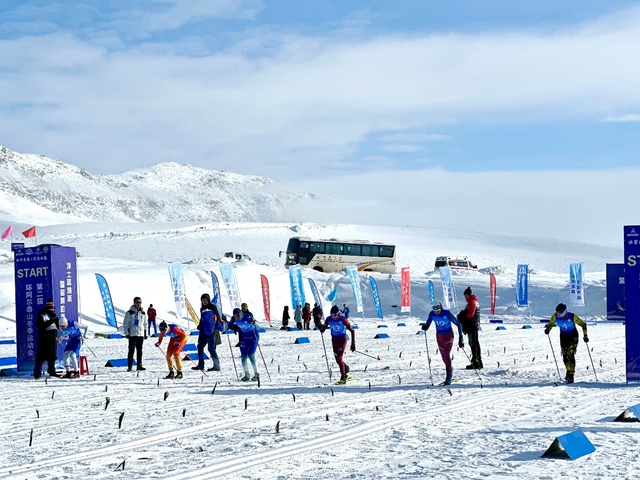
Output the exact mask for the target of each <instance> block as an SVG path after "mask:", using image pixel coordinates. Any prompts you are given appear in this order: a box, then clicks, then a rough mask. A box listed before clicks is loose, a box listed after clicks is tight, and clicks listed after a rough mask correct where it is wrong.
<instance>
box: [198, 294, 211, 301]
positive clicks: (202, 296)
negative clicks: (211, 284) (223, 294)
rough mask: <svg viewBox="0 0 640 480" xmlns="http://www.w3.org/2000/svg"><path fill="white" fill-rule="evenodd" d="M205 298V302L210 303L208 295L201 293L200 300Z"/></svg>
mask: <svg viewBox="0 0 640 480" xmlns="http://www.w3.org/2000/svg"><path fill="white" fill-rule="evenodd" d="M205 298H206V299H207V302H210V301H211V297H210V296H209V294H208V293H203V294H202V295H201V296H200V300H204V299H205Z"/></svg>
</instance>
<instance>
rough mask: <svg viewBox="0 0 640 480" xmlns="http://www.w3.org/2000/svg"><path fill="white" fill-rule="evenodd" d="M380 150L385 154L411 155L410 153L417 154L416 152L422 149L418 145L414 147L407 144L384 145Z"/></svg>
mask: <svg viewBox="0 0 640 480" xmlns="http://www.w3.org/2000/svg"><path fill="white" fill-rule="evenodd" d="M382 149H383V150H384V151H385V152H405V153H411V152H417V151H418V150H422V147H421V146H420V145H414V144H409V143H404V144H402V143H393V144H391V145H385V146H384V147H382Z"/></svg>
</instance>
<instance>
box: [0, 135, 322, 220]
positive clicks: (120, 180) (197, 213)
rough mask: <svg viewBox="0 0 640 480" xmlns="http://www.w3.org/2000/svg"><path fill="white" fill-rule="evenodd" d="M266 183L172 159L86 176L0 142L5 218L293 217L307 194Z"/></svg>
mask: <svg viewBox="0 0 640 480" xmlns="http://www.w3.org/2000/svg"><path fill="white" fill-rule="evenodd" d="M274 183H275V182H274V181H273V180H270V179H268V178H265V177H260V176H255V175H240V174H237V173H233V172H228V171H215V170H206V169H203V168H197V167H192V166H190V165H181V164H177V163H173V162H169V163H159V164H156V165H153V166H151V167H145V168H139V169H135V170H132V171H129V172H125V173H122V174H119V175H92V174H91V173H89V172H88V171H87V170H85V169H83V168H79V167H76V166H73V165H70V164H68V163H64V162H62V161H60V160H55V159H52V158H48V157H46V156H43V155H25V154H20V153H17V152H13V151H11V150H9V149H7V148H5V147H2V146H0V193H1V194H2V198H3V199H4V198H10V201H8V200H7V201H2V202H0V217H1V218H4V219H5V220H9V221H29V220H28V219H27V218H25V215H24V211H29V213H30V214H31V217H32V218H33V215H36V214H37V215H38V216H37V219H38V220H40V222H39V223H40V224H47V223H67V222H73V221H78V220H81V221H86V220H95V221H118V222H123V221H124V222H126V221H134V222H147V221H154V222H157V221H212V220H215V221H282V220H295V219H292V218H290V215H288V211H289V209H288V208H287V207H288V206H289V205H291V203H292V202H295V201H296V200H299V199H301V198H308V197H310V196H311V195H310V194H307V193H302V192H293V193H292V192H285V191H278V190H277V188H275V189H274V188H269V189H268V191H267V190H266V189H265V188H264V187H265V186H267V185H271V186H273V184H274ZM16 203H18V204H21V205H23V209H22V210H23V212H22V214H20V215H16V212H15V208H14V209H13V211H12V210H10V209H9V208H8V206H9V205H12V206H13V205H15V204H16ZM30 206H32V207H33V208H29V207H30ZM42 209H44V211H43V210H42ZM47 213H48V214H50V215H51V216H50V217H49V221H46V217H48V215H47ZM27 216H28V215H27ZM43 217H44V218H45V221H42V219H43ZM31 221H33V222H34V223H38V222H36V220H31Z"/></svg>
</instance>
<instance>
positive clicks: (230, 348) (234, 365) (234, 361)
mask: <svg viewBox="0 0 640 480" xmlns="http://www.w3.org/2000/svg"><path fill="white" fill-rule="evenodd" d="M227 340H229V350H230V351H231V360H233V369H234V370H235V371H236V380H237V379H238V378H239V377H238V368H237V367H236V357H235V356H234V355H233V347H232V346H231V339H230V338H229V334H228V333H227Z"/></svg>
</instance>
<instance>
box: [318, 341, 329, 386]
mask: <svg viewBox="0 0 640 480" xmlns="http://www.w3.org/2000/svg"><path fill="white" fill-rule="evenodd" d="M323 333H324V332H320V338H321V339H322V348H323V349H324V360H325V362H327V372H328V373H329V381H331V369H330V368H329V357H327V347H326V346H325V344H324V334H323Z"/></svg>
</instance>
